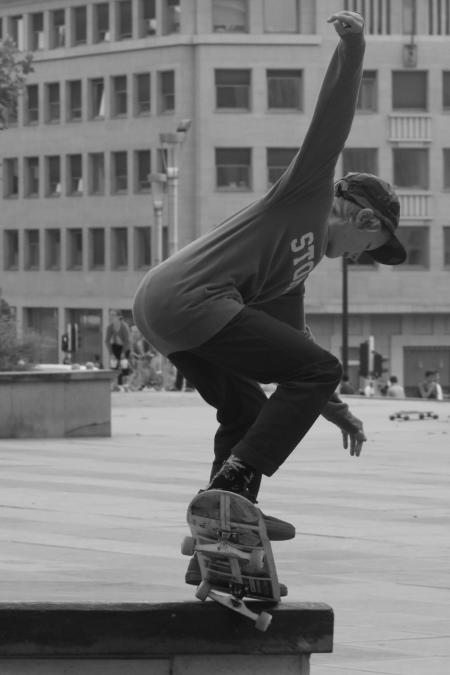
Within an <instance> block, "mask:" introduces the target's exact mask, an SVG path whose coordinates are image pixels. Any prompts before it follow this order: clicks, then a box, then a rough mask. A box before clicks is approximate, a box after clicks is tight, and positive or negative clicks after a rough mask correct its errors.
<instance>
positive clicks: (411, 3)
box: [402, 0, 417, 35]
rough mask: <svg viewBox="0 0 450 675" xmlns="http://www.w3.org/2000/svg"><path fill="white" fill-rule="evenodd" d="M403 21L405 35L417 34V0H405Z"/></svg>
mask: <svg viewBox="0 0 450 675" xmlns="http://www.w3.org/2000/svg"><path fill="white" fill-rule="evenodd" d="M402 23H403V33H404V34H405V35H416V33H417V7H416V0H403V12H402Z"/></svg>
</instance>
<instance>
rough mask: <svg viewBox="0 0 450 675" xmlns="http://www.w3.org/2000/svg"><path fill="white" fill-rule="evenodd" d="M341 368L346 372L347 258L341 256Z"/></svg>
mask: <svg viewBox="0 0 450 675" xmlns="http://www.w3.org/2000/svg"><path fill="white" fill-rule="evenodd" d="M342 370H343V372H344V374H348V260H347V259H346V258H345V257H343V258H342Z"/></svg>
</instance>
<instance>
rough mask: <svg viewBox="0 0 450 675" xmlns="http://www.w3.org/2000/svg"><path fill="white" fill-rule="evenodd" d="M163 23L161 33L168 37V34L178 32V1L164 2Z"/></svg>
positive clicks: (167, 0) (168, 0)
mask: <svg viewBox="0 0 450 675" xmlns="http://www.w3.org/2000/svg"><path fill="white" fill-rule="evenodd" d="M163 10H164V23H163V33H164V35H169V34H170V33H179V32H180V0H164V4H163Z"/></svg>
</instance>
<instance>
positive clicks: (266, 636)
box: [0, 601, 333, 673]
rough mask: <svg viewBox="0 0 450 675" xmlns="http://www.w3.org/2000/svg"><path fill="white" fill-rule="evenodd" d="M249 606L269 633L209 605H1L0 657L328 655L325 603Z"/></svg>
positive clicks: (328, 618) (328, 615)
mask: <svg viewBox="0 0 450 675" xmlns="http://www.w3.org/2000/svg"><path fill="white" fill-rule="evenodd" d="M249 605H254V606H257V607H258V609H267V610H268V611H270V612H271V613H272V615H273V620H272V624H271V626H270V627H269V629H268V630H267V632H265V633H262V632H260V631H258V630H256V629H255V627H254V624H253V623H252V622H251V621H249V620H248V619H246V618H244V617H242V616H239V615H238V614H235V613H233V612H231V611H229V610H227V609H224V608H222V607H219V606H218V605H217V604H216V603H214V602H211V601H207V602H205V603H202V602H199V601H195V602H176V603H163V604H147V603H142V604H135V603H125V604H98V603H94V604H86V603H83V604H64V603H51V604H43V603H25V604H22V603H13V604H0V659H2V660H3V659H30V658H39V659H42V658H50V659H52V658H56V659H61V658H67V657H69V658H70V657H72V658H82V659H90V658H97V659H98V658H107V659H111V658H114V659H117V658H124V659H167V658H171V657H174V656H176V655H195V656H199V655H215V654H221V655H224V654H228V655H237V654H238V655H271V654H272V655H286V656H287V655H292V656H295V655H296V656H298V655H306V656H305V659H306V661H308V662H309V659H308V658H307V655H309V654H311V653H314V652H331V651H332V649H333V610H332V609H331V607H329V606H328V605H326V604H323V603H288V602H284V603H280V604H279V605H275V606H274V605H267V604H265V603H257V605H256V604H255V603H249ZM306 661H305V662H306ZM278 672H279V673H280V671H278ZM302 672H303V671H302ZM305 672H306V671H305Z"/></svg>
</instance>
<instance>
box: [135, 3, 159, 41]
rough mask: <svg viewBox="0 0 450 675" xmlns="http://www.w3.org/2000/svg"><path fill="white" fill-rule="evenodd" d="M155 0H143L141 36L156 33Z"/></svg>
mask: <svg viewBox="0 0 450 675" xmlns="http://www.w3.org/2000/svg"><path fill="white" fill-rule="evenodd" d="M155 4H156V3H155V0H141V21H140V33H139V34H140V37H146V36H147V35H156V28H157V21H156V7H155Z"/></svg>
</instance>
